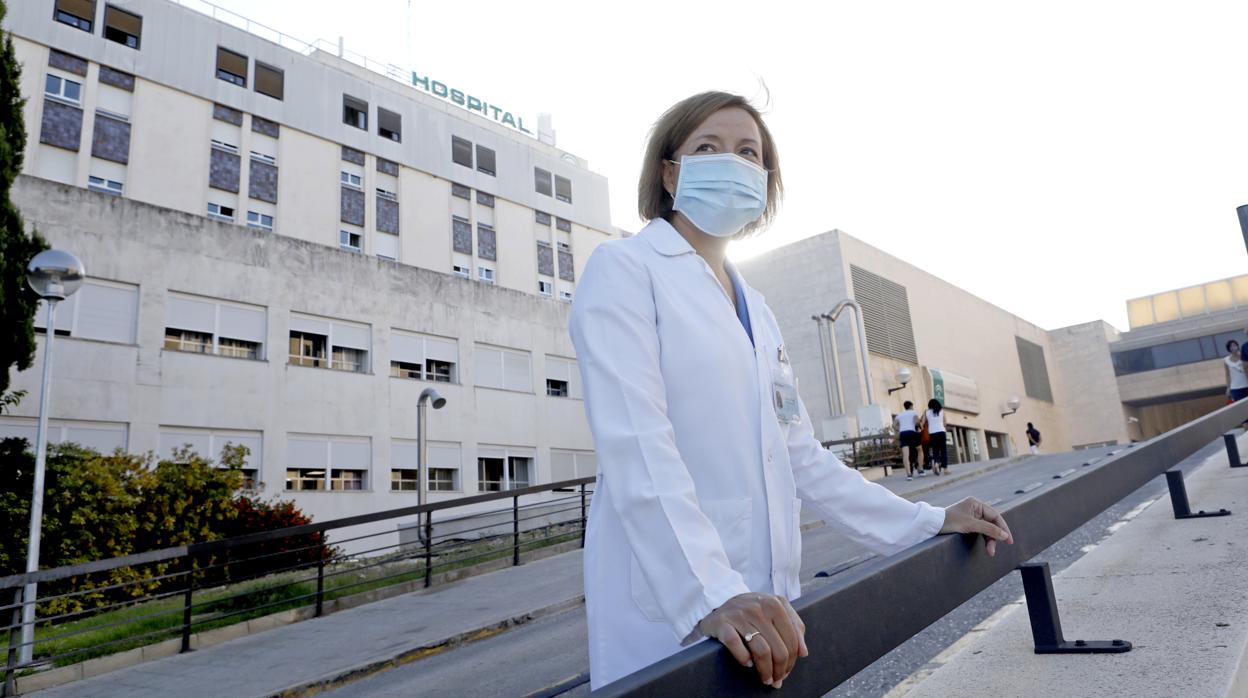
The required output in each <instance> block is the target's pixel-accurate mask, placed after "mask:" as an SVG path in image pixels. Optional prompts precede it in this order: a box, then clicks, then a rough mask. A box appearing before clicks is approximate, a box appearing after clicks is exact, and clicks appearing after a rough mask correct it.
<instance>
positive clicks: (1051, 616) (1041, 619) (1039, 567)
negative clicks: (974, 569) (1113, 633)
mask: <svg viewBox="0 0 1248 698" xmlns="http://www.w3.org/2000/svg"><path fill="white" fill-rule="evenodd" d="M1018 571H1019V574H1021V575H1022V576H1023V593H1024V594H1025V595H1026V597H1027V615H1028V616H1029V617H1030V618H1031V638H1032V640H1034V641H1035V651H1036V654H1116V653H1119V652H1128V651H1130V650H1131V643H1130V642H1127V641H1125V640H1075V641H1074V642H1070V641H1068V640H1067V639H1066V638H1065V637H1063V636H1062V621H1061V619H1060V618H1058V615H1057V597H1056V596H1055V595H1054V594H1053V578H1052V576H1050V574H1049V563H1047V562H1026V563H1023V564H1021V565H1019V566H1018Z"/></svg>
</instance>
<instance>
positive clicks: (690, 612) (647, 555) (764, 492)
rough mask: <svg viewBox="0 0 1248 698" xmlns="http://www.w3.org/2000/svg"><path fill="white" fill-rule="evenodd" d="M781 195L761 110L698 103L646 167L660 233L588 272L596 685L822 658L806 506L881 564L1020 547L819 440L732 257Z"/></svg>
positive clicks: (590, 603) (674, 118)
mask: <svg viewBox="0 0 1248 698" xmlns="http://www.w3.org/2000/svg"><path fill="white" fill-rule="evenodd" d="M781 191H782V185H781V178H780V160H779V155H778V153H777V151H776V146H775V143H774V141H773V140H772V137H771V134H770V132H769V131H768V130H767V126H766V125H765V124H764V123H763V119H762V117H761V116H760V115H759V113H758V111H757V109H755V108H754V106H752V105H751V104H750V103H749V102H748V101H747V100H746V99H744V98H743V97H739V96H737V95H732V94H728V93H724V92H706V93H703V94H699V95H695V96H693V97H690V98H688V99H686V100H684V101H682V102H680V103H678V104H676V105H675V106H673V107H672V108H671V109H669V110H668V111H667V112H666V113H665V114H664V115H663V116H662V117H660V119H659V121H658V122H657V123H656V124H655V126H654V128H653V129H652V131H651V134H650V138H649V142H648V145H647V147H646V151H645V154H644V155H643V159H642V172H641V178H640V182H639V186H638V194H639V204H638V208H639V211H640V213H641V216H642V218H644V219H647V220H648V221H649V223H647V225H646V226H645V227H644V228H643V229H642V230H641V232H640V233H638V234H637V235H635V236H633V237H629V238H622V239H618V240H611V241H608V242H604V243H602V244H601V245H599V246H598V248H597V249H596V250H595V251H594V253H593V254H592V255H591V256H590V259H589V261H588V263H587V265H586V267H585V270H584V272H583V273H582V274H581V279H580V284H579V286H578V287H577V296H576V302H575V303H574V304H573V307H572V317H571V322H570V330H571V334H572V341H573V344H574V345H575V347H576V356H577V359H578V363H579V365H580V370H581V376H582V379H583V381H582V383H583V386H584V387H583V390H584V395H585V410H586V414H587V416H588V418H589V426H590V429H591V431H592V432H593V436H594V447H595V449H596V451H597V456H598V480H597V484H596V485H595V488H594V506H593V507H591V508H590V513H589V525H588V528H587V530H586V534H585V556H584V565H585V568H584V579H585V610H586V616H587V620H588V626H589V663H590V677H591V678H590V681H591V685H592V687H593V688H598V687H601V686H603V685H605V684H607V683H610V682H612V681H615V680H616V679H619V678H621V677H624V676H627V675H628V674H631V673H633V672H635V671H637V670H639V669H641V668H643V667H646V666H648V665H650V664H652V663H654V662H657V661H659V660H661V659H663V658H664V657H667V656H669V655H672V654H674V653H676V652H678V651H680V649H681V648H682V647H684V646H686V645H689V644H691V643H693V642H696V641H699V640H701V639H704V638H714V639H715V640H717V641H719V642H721V643H723V644H724V645H725V646H726V647H727V648H728V650H729V652H730V653H731V654H732V656H733V658H734V659H736V661H738V662H740V663H741V664H742V665H744V666H750V667H753V670H754V671H755V672H756V673H757V674H758V677H759V679H760V680H761V681H762V682H763V683H764V684H766V685H768V686H772V687H774V688H779V687H780V685H781V683H782V682H783V681H784V678H785V677H786V676H788V674H789V672H790V671H791V670H792V669H793V666H794V663H795V662H796V661H797V660H798V658H799V657H804V656H806V655H807V654H808V652H807V649H806V641H805V639H804V633H805V625H804V623H803V621H802V619H801V618H800V617H799V616H798V614H797V612H796V611H794V610H793V607H792V605H790V603H789V601H790V600H791V599H795V598H797V596H798V595H799V594H800V593H801V579H800V578H799V576H798V572H799V570H800V569H801V562H802V556H801V531H800V530H799V529H800V526H799V524H800V522H801V516H800V507H801V504H802V503H804V504H805V505H806V506H808V507H809V508H811V509H813V510H814V514H815V516H818V517H820V518H822V519H823V520H824V521H827V522H828V523H829V524H831V525H834V526H835V528H836V529H837V531H838V532H839V533H842V534H844V535H846V536H848V537H849V538H850V539H851V540H854V541H856V542H858V543H861V544H864V545H867V546H869V547H871V548H872V549H874V550H875V551H877V552H880V553H884V554H888V553H892V552H896V551H898V550H901V549H903V548H906V547H907V546H910V545H913V544H915V543H918V542H921V541H923V540H926V539H928V538H930V537H931V536H933V535H935V534H937V533H940V532H953V531H958V532H971V533H979V534H983V535H985V536H987V537H989V541H988V542H987V552H988V553H989V554H995V552H996V545H997V542H998V541H1005V542H1011V541H1012V540H1013V538H1012V537H1011V535H1010V533H1009V529H1008V527H1006V523H1005V520H1004V519H1003V518H1002V517H1001V515H1000V514H998V513H997V512H996V511H995V510H993V509H992V507H990V506H987V505H985V504H983V503H982V502H979V501H977V500H975V499H971V498H968V499H965V500H963V501H962V502H960V503H958V504H955V505H953V506H952V507H948V508H945V509H941V508H938V507H933V506H931V505H930V504H927V503H924V502H910V501H908V500H906V499H903V498H901V497H898V496H896V495H894V494H893V493H891V492H889V491H888V490H887V489H885V488H884V487H882V486H880V485H878V484H876V483H871V482H868V481H867V480H865V479H864V478H863V477H861V476H860V475H859V474H858V473H857V472H855V471H853V470H851V469H849V468H847V467H846V466H845V465H844V464H842V463H841V462H840V460H839V459H838V458H837V457H836V455H835V454H833V453H832V452H831V451H829V450H827V449H824V448H823V447H822V446H821V445H820V443H819V441H818V440H817V439H816V438H815V435H814V431H813V430H812V428H811V420H810V415H808V414H807V412H806V408H805V406H804V405H803V404H802V401H801V399H800V398H799V397H798V393H797V389H796V382H795V380H794V378H793V369H792V367H791V366H790V365H789V358H788V354H787V352H786V351H785V348H784V340H783V338H782V337H781V335H780V329H779V325H778V324H777V323H776V318H775V316H774V315H773V314H772V312H771V309H769V308H768V307H767V303H766V302H765V301H764V300H763V296H762V295H761V294H759V293H758V292H757V291H755V290H754V289H753V288H751V287H750V286H749V285H747V284H746V283H745V280H744V279H742V278H741V275H740V274H739V273H738V272H737V270H736V268H735V267H734V266H733V265H732V264H731V263H730V262H729V261H728V260H727V258H726V252H727V246H728V242H729V241H730V240H732V239H734V238H739V237H742V236H745V235H749V234H751V233H754V232H756V231H757V230H760V229H762V228H763V227H764V226H765V225H766V224H767V223H768V222H769V221H770V220H771V219H772V216H773V215H774V213H775V211H776V208H777V205H778V203H779V198H780V194H781ZM760 386H761V390H760ZM799 497H800V498H801V499H800V500H799V499H798V498H799ZM929 581H930V582H931V583H935V584H939V583H940V580H929Z"/></svg>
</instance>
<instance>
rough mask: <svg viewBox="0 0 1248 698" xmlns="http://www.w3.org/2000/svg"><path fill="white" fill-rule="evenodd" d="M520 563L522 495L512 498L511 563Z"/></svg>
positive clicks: (514, 564) (513, 564)
mask: <svg viewBox="0 0 1248 698" xmlns="http://www.w3.org/2000/svg"><path fill="white" fill-rule="evenodd" d="M519 564H520V497H519V496H512V498H511V565H512V566H513V567H515V566H516V565H519Z"/></svg>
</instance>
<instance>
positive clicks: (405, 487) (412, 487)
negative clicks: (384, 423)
mask: <svg viewBox="0 0 1248 698" xmlns="http://www.w3.org/2000/svg"><path fill="white" fill-rule="evenodd" d="M426 456H427V457H428V459H429V461H428V466H429V481H428V482H427V483H426V486H427V487H428V490H429V491H430V492H454V491H457V490H459V444H457V443H439V442H436V441H430V442H429V444H428V446H427V452H426ZM419 463H420V451H419V450H418V447H417V443H416V442H415V441H408V440H400V439H395V440H394V441H393V442H391V444H390V467H391V468H392V470H391V471H390V489H391V490H392V491H402V492H408V491H410V492H415V491H416V489H417V488H418V487H419V485H418V484H417V482H418V480H417V478H418V477H419V475H420V471H419V470H418V466H419ZM396 473H397V474H396ZM409 483H410V484H409Z"/></svg>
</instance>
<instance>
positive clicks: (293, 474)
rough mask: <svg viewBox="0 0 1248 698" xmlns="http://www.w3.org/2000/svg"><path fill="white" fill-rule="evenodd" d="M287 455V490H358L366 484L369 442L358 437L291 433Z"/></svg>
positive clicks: (370, 445)
mask: <svg viewBox="0 0 1248 698" xmlns="http://www.w3.org/2000/svg"><path fill="white" fill-rule="evenodd" d="M286 459H287V461H286V468H287V470H286V489H287V490H295V491H300V490H304V491H306V490H330V491H334V492H344V491H346V492H350V491H359V490H363V489H364V488H366V487H367V486H368V482H367V480H368V470H369V467H370V465H371V462H372V444H371V443H370V442H369V441H368V440H367V439H360V438H351V437H341V436H338V437H335V436H319V435H311V434H307V435H304V434H291V435H290V436H289V437H288V439H287V447H286ZM326 475H328V476H329V477H328V478H326Z"/></svg>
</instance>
